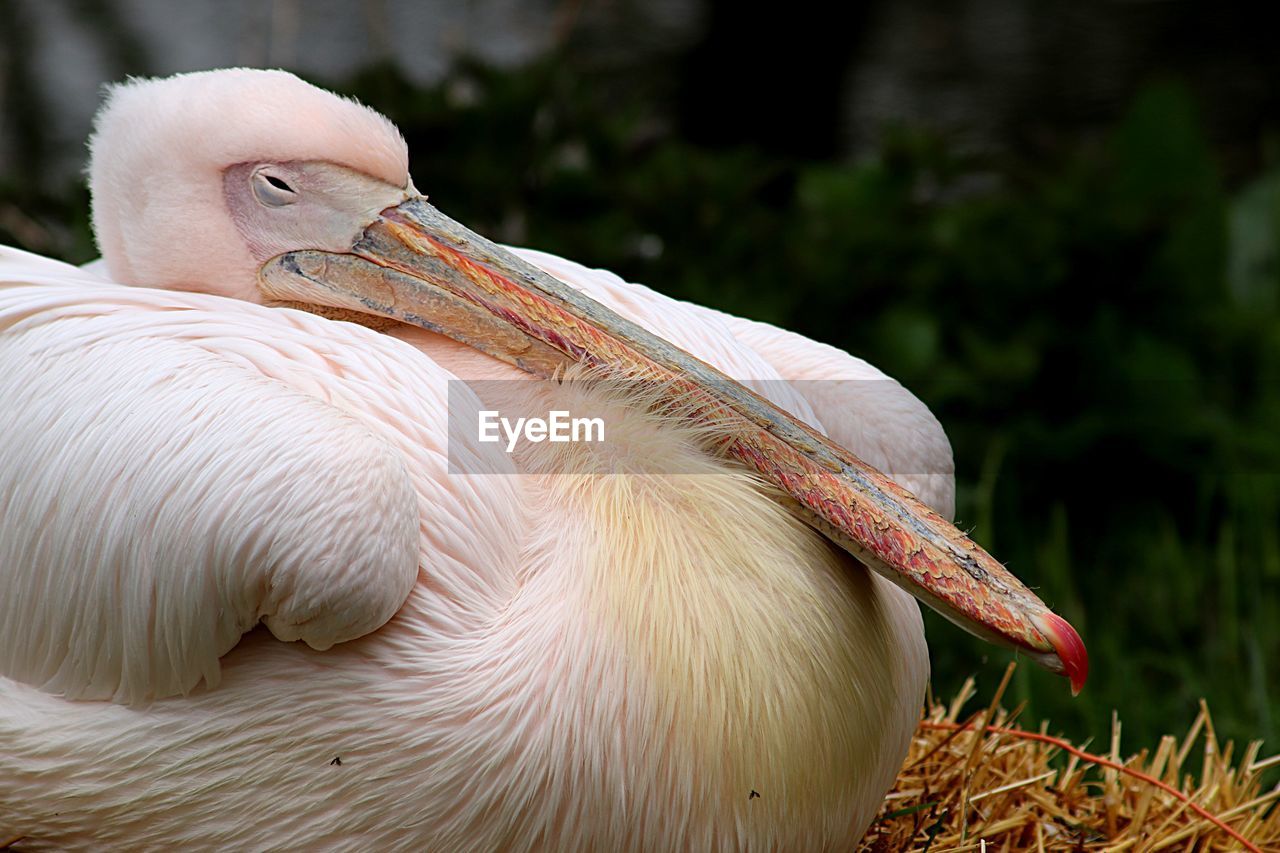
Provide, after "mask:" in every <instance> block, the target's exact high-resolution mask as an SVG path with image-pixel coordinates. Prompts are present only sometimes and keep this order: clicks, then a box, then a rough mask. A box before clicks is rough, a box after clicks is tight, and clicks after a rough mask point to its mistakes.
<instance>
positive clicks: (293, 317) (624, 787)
mask: <svg viewBox="0 0 1280 853" xmlns="http://www.w3.org/2000/svg"><path fill="white" fill-rule="evenodd" d="M91 147H92V155H91V167H90V183H91V189H92V195H93V224H94V228H95V232H96V235H97V239H98V244H99V247H100V249H101V252H102V256H103V264H104V265H105V272H102V271H101V267H98V268H97V269H92V268H91V269H79V268H75V267H70V266H67V265H65V264H62V263H58V262H55V261H52V260H48V259H43V258H39V257H36V256H34V255H30V254H27V253H24V252H20V251H17V250H13V249H6V250H2V251H0V520H2V521H0V523H2V527H0V843H3V842H4V841H5V840H6V839H8V838H10V837H20V838H21V839H23V840H22V841H21V842H19V846H26V847H30V848H32V849H42V848H56V849H62V850H77V849H84V850H88V849H95V850H101V849H159V848H167V849H199V848H218V849H228V850H241V849H299V850H319V849H329V848H332V849H344V850H351V849H365V850H397V849H403V850H441V851H449V850H497V849H516V850H526V849H543V850H556V851H559V850H578V849H596V850H610V851H612V850H623V849H636V850H661V851H665V850H673V849H690V850H710V849H751V850H766V849H774V850H807V849H814V850H818V849H849V848H850V846H851V845H853V844H854V843H855V842H856V841H857V839H858V838H859V837H860V835H861V833H862V832H863V831H864V829H865V827H866V825H867V823H868V822H869V821H870V819H871V818H872V816H873V815H874V814H875V812H876V809H877V806H878V805H879V802H880V800H881V798H882V796H883V794H884V792H885V790H886V789H887V788H888V787H889V786H890V784H891V782H892V780H893V778H894V774H895V773H896V772H897V770H898V767H899V764H900V762H901V760H902V758H903V756H904V754H905V751H906V748H907V744H908V740H909V738H910V735H911V733H912V731H913V727H914V723H915V721H916V717H917V713H918V709H919V706H920V703H921V698H922V694H923V691H924V687H925V681H926V677H927V670H928V665H927V659H926V649H925V644H924V637H923V633H922V629H921V622H920V616H919V611H918V609H917V607H916V605H915V603H914V602H913V601H912V600H911V598H910V597H909V596H908V595H907V594H906V592H904V591H903V590H904V589H905V590H906V591H908V592H910V593H912V594H914V595H915V596H916V597H918V598H920V599H922V600H923V601H925V602H926V603H927V604H929V605H930V606H932V607H934V608H936V609H938V610H940V611H941V612H943V613H944V614H946V615H947V616H948V617H950V618H951V619H953V620H955V621H957V622H959V623H960V624H961V625H963V626H965V627H967V628H969V629H970V630H972V631H974V632H976V633H978V634H980V635H981V636H985V637H987V638H989V639H993V640H996V641H998V642H1003V643H1005V644H1007V645H1011V646H1013V647H1015V648H1018V649H1021V650H1022V651H1024V652H1025V653H1026V654H1028V655H1030V656H1031V657H1033V658H1034V659H1036V660H1037V661H1038V662H1040V663H1041V664H1043V665H1045V666H1047V667H1049V668H1051V669H1053V670H1055V671H1057V672H1061V673H1064V674H1066V675H1068V676H1070V678H1071V680H1072V683H1073V686H1074V687H1076V688H1078V687H1079V685H1080V683H1081V682H1082V681H1083V679H1084V676H1085V669H1086V658H1085V653H1084V647H1083V646H1082V645H1081V644H1080V641H1079V638H1078V637H1077V635H1076V634H1075V632H1074V631H1073V630H1072V629H1071V628H1070V626H1068V625H1067V624H1066V623H1065V622H1064V621H1062V620H1061V619H1060V618H1059V617H1057V616H1055V615H1053V614H1052V613H1051V612H1050V611H1048V610H1047V609H1046V608H1045V607H1044V605H1042V604H1041V603H1040V601H1039V600H1038V599H1037V598H1036V597H1035V596H1034V595H1032V594H1031V593H1030V592H1028V591H1027V590H1026V588H1025V587H1023V586H1022V585H1021V583H1019V582H1018V581H1017V580H1016V579H1015V578H1013V577H1012V576H1011V575H1009V574H1008V573H1007V572H1006V571H1005V570H1004V569H1003V568H1002V567H1001V566H1000V565H999V564H998V563H996V562H995V561H994V560H993V559H992V558H990V557H989V556H987V555H986V554H985V553H984V552H983V551H982V550H981V549H979V548H978V547H977V546H976V545H974V544H973V543H972V542H970V541H969V540H967V539H966V538H965V537H964V536H963V535H962V534H960V533H959V532H958V531H957V530H955V528H953V527H952V526H951V525H950V524H949V523H948V522H946V521H945V520H943V518H942V517H940V515H939V513H940V514H941V515H949V514H950V513H951V511H952V478H951V475H950V471H951V468H950V464H951V458H950V448H949V445H948V443H947V441H946V438H945V436H944V435H943V433H942V431H941V429H940V427H939V425H938V423H937V422H936V421H935V420H934V418H933V417H932V416H931V415H930V414H929V412H928V411H927V410H926V409H925V408H924V406H923V405H921V404H920V403H919V402H918V401H917V400H916V399H915V398H914V397H913V396H911V394H909V393H908V392H906V391H905V390H903V389H902V388H901V387H900V386H898V385H897V384H896V383H893V382H892V381H890V380H887V379H885V378H884V377H883V375H882V374H880V373H879V372H877V371H876V370H874V369H873V368H871V367H869V366H868V365H867V364H865V363H863V362H861V361H858V360H857V359H854V358H852V357H850V356H848V355H845V354H844V353H841V352H838V351H836V350H834V349H832V348H830V347H827V346H823V345H821V344H817V343H814V342H812V341H809V340H806V339H804V338H801V337H799V336H797V335H794V334H791V333H788V332H785V331H782V330H779V329H776V328H772V327H770V326H766V325H762V324H759V323H753V322H750V321H747V320H742V319H738V318H735V317H730V316H727V315H724V314H720V313H717V312H715V311H711V310H708V309H705V308H700V307H697V306H694V305H689V304H685V303H680V302H675V301H673V300H671V299H668V298H665V297H663V296H661V295H659V294H657V293H655V292H653V291H651V290H648V289H645V288H643V287H638V286H636V285H631V284H626V283H624V282H622V281H621V280H619V279H618V278H616V277H615V276H613V275H611V274H609V273H606V272H601V271H594V270H587V269H584V268H583V267H581V266H578V265H576V264H573V263H570V262H568V261H565V260H562V259H560V258H556V257H552V256H549V255H545V254H541V253H538V252H532V251H520V250H514V249H511V250H508V249H505V248H502V247H498V246H495V245H493V244H491V243H489V242H488V241H486V240H484V239H483V238H481V237H478V236H476V235H474V234H471V233H470V232H468V231H466V230H465V229H463V228H462V227H461V226H459V225H457V224H456V223H453V222H452V221H450V220H448V219H447V218H445V217H444V216H442V215H441V214H440V213H438V212H437V211H436V210H435V209H434V208H432V207H431V206H429V205H428V204H427V203H426V201H425V199H424V198H423V197H421V196H420V195H419V194H418V191H417V190H416V189H415V188H414V186H413V183H412V181H411V180H410V177H409V171H408V158H407V153H406V150H405V145H404V143H403V141H402V139H401V138H400V135H399V133H398V132H397V131H396V129H395V128H394V127H393V126H392V125H391V124H390V123H389V122H388V121H387V120H386V119H384V118H382V117H381V116H379V115H378V114H376V113H374V112H372V111H371V110H369V109H367V108H365V107H362V106H360V105H358V104H356V103H354V102H352V101H349V100H344V99H342V98H339V97H337V96H335V95H332V94H330V93H328V92H324V91H321V90H319V89H316V88H314V87H312V86H310V85H308V84H306V83H304V82H302V81H301V80H298V79H297V78H295V77H293V76H291V75H289V74H286V73H283V72H274V71H249V70H223V71H211V72H203V73H196V74H186V75H180V76H177V77H172V78H168V79H162V80H139V81H133V82H130V83H127V84H124V85H121V86H117V87H115V88H114V89H112V90H111V91H110V94H109V96H108V98H107V100H106V103H105V105H104V107H103V108H102V110H101V112H100V113H99V116H98V119H97V122H96V128H95V133H94V137H93V140H92V145H91ZM427 153H428V155H429V152H427ZM108 275H109V278H108V277H107V276H108ZM125 285H129V286H125ZM282 302H286V303H289V304H292V305H297V304H303V305H306V306H310V307H311V308H312V309H313V310H315V311H319V312H322V313H324V312H327V313H328V316H327V317H326V316H318V315H317V314H316V313H307V312H304V311H300V310H296V308H290V307H281V305H280V303H282ZM605 306H607V307H605ZM372 315H379V316H380V318H382V319H381V321H380V322H379V320H378V318H375V317H373V316H372ZM335 317H345V318H347V319H352V318H356V319H363V320H364V321H366V322H367V323H369V324H372V325H374V326H377V327H378V328H376V329H375V328H368V327H366V326H364V325H358V324H356V323H352V322H345V321H343V320H341V319H334V318H335ZM407 323H415V324H418V327H415V326H412V325H407ZM428 330H430V331H428ZM439 333H444V334H446V335H449V336H452V337H455V338H458V339H459V340H461V341H464V342H465V343H466V344H470V346H464V345H463V344H460V343H455V342H454V341H452V340H450V339H448V338H446V337H442V336H441V334H439ZM482 351H483V352H482ZM486 353H487V354H486ZM690 353H691V354H692V355H690ZM695 356H696V358H695ZM578 364H582V365H585V367H579V366H577V365H578ZM711 365H714V367H712V366H711ZM522 369H523V371H524V372H522ZM564 371H568V373H569V374H570V375H583V376H588V377H591V378H603V379H604V380H605V382H604V386H603V387H595V386H593V387H589V388H585V389H583V388H580V387H579V386H576V385H574V384H573V383H566V384H564V385H560V384H557V383H555V382H531V383H523V384H517V383H515V382H508V383H505V384H504V385H502V386H500V387H499V388H498V390H494V391H493V392H492V393H493V394H494V395H496V397H497V398H499V404H502V405H515V403H516V402H518V398H521V395H522V394H523V395H524V396H525V397H526V398H527V399H526V402H528V401H529V400H532V401H534V402H535V403H538V404H541V403H545V402H547V401H552V402H554V401H556V400H563V399H565V397H563V396H558V395H570V396H572V395H575V394H576V395H578V396H576V397H572V399H573V400H576V401H577V402H579V403H582V402H584V401H585V402H587V403H590V404H591V405H594V406H597V407H600V409H601V410H602V411H607V412H609V413H610V414H609V420H608V423H609V426H610V429H611V430H612V431H613V434H614V438H612V439H611V441H610V444H609V450H608V453H607V454H604V455H602V454H601V453H599V452H596V450H594V449H588V448H587V447H586V446H585V445H583V444H576V445H575V444H563V445H555V446H552V445H550V444H539V445H533V444H529V445H528V447H529V448H532V449H531V450H526V451H524V452H522V453H516V454H513V455H511V456H508V455H506V454H505V452H503V451H501V450H500V449H494V448H493V447H491V446H489V445H485V446H483V447H482V446H481V443H480V442H479V441H478V438H477V437H476V436H472V435H470V433H467V432H466V431H465V430H463V431H458V430H455V431H454V434H452V435H450V434H449V414H450V412H449V411H447V410H450V409H451V410H452V412H453V413H454V414H455V415H456V416H459V417H460V415H457V412H459V411H461V412H462V413H463V415H467V414H471V415H474V413H475V411H476V410H477V407H478V405H479V402H478V397H477V394H478V393H479V392H476V393H474V394H473V393H472V391H471V390H468V389H466V388H462V387H461V386H459V385H458V384H457V383H453V384H452V385H451V384H450V380H453V379H455V377H464V378H467V379H477V378H489V379H503V378H505V379H514V378H516V377H520V376H524V375H526V373H532V374H537V375H542V376H549V375H552V374H557V373H561V374H563V372H564ZM724 374H727V375H729V376H734V377H738V378H740V379H743V380H747V379H749V380H755V382H754V383H753V387H754V388H756V389H757V390H758V391H759V393H760V394H762V395H765V396H767V397H769V398H770V399H771V403H769V402H765V400H764V399H763V397H760V396H756V395H755V394H753V393H752V392H750V391H747V390H746V389H745V388H744V387H743V386H742V385H739V384H738V383H736V382H733V381H730V380H728V379H727V378H726V376H725V375H724ZM799 379H823V380H831V381H828V382H823V383H813V384H810V385H806V386H803V389H802V388H801V386H800V385H790V384H787V381H786V380H799ZM869 379H875V380H881V381H843V382H839V381H835V380H869ZM760 380H774V381H772V382H762V381H760ZM503 389H506V390H503ZM525 389H527V390H525ZM798 389H799V390H798ZM804 389H807V390H804ZM451 393H452V394H453V400H452V403H450V396H451ZM538 401H541V403H539V402H538ZM486 405H488V401H486ZM824 435H826V436H830V438H831V441H828V440H827V439H825V438H824V437H823V436H824ZM841 446H843V447H847V448H849V450H850V451H853V452H856V453H857V454H858V455H859V456H860V457H861V458H862V459H865V460H867V463H869V464H871V465H876V466H879V467H881V468H884V469H885V470H890V471H899V472H905V473H903V474H902V475H901V476H900V480H901V484H902V486H905V487H907V488H910V489H913V490H915V492H916V494H918V495H919V496H920V498H921V499H922V500H923V503H922V502H920V501H917V500H916V499H915V497H913V496H912V495H911V494H910V493H909V492H908V491H906V490H905V489H904V488H900V487H899V486H898V485H895V484H893V483H891V482H890V481H889V480H887V479H886V478H885V477H884V476H883V475H881V474H879V473H878V471H876V470H874V469H872V468H871V467H869V465H868V464H864V463H863V462H861V461H860V460H859V459H858V458H855V457H854V456H852V455H851V454H850V453H849V452H848V451H846V450H843V449H841ZM551 465H555V466H560V468H559V473H556V472H553V471H552V469H551V468H549V467H548V466H551ZM655 466H656V467H655ZM659 469H661V470H659ZM480 470H484V471H489V472H498V473H488V474H477V473H468V472H474V471H480ZM606 470H607V471H618V470H621V471H629V472H632V473H627V474H619V475H605V474H603V473H601V472H602V471H606ZM662 471H679V472H682V475H671V474H664V473H662ZM502 472H505V473H506V476H503V475H501V474H502ZM928 472H934V473H932V474H929V473H928ZM683 474H691V475H702V476H684V475H683ZM926 503H927V504H928V505H929V506H931V507H932V510H931V509H929V508H928V507H926V506H925V504H926ZM935 510H936V513H935V512H934V511H935ZM805 522H807V524H806V523H805ZM818 531H821V532H818ZM832 542H834V543H836V544H838V545H839V546H841V547H842V548H843V549H844V550H843V551H842V550H838V549H837V548H835V547H833V546H832V544H831V543H832ZM846 552H848V553H846ZM850 554H854V555H857V556H858V557H859V558H860V560H861V561H862V563H864V564H865V565H866V566H868V567H870V568H871V569H873V570H874V572H869V571H867V570H866V569H865V568H864V567H863V566H861V565H859V564H858V563H857V562H855V561H854V559H853V558H852V557H851V556H850ZM891 581H892V582H891ZM292 641H301V642H292Z"/></svg>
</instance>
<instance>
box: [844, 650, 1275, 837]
mask: <svg viewBox="0 0 1280 853" xmlns="http://www.w3.org/2000/svg"><path fill="white" fill-rule="evenodd" d="M1012 674H1013V665H1012V664H1010V666H1009V668H1008V669H1007V670H1006V671H1005V675H1004V679H1003V680H1002V681H1001V683H1000V687H999V688H998V689H997V690H996V693H995V696H994V697H993V698H992V700H991V703H990V704H989V705H988V706H987V707H986V708H985V709H983V710H982V711H979V712H978V713H976V714H973V715H971V716H969V717H968V718H967V719H964V720H962V719H960V716H959V714H960V709H961V708H962V707H963V706H964V705H965V703H966V702H968V701H969V700H970V699H971V698H973V695H974V686H973V681H972V679H971V680H969V681H968V682H966V683H965V685H964V687H963V688H962V689H961V691H960V694H959V695H958V696H956V698H955V699H954V700H952V702H951V704H950V705H942V704H937V703H933V702H930V708H929V711H928V713H927V714H926V715H925V716H924V718H923V719H922V720H921V721H920V725H919V728H918V729H917V731H916V736H915V740H914V741H913V742H912V744H911V751H910V753H909V754H908V756H907V760H906V763H905V764H904V765H903V769H902V773H901V774H899V776H898V781H897V782H896V783H895V785H894V789H893V790H892V791H891V792H890V793H889V794H888V796H887V797H886V798H885V802H884V806H883V807H882V808H881V810H880V815H879V817H878V818H877V819H876V822H875V823H873V824H872V826H871V829H870V830H868V832H867V835H866V837H865V838H863V841H862V846H861V848H860V850H861V851H864V853H881V851H895V853H896V851H920V852H921V853H923V851H928V853H961V851H975V853H986V852H987V851H990V853H997V851H1019V850H1045V851H1048V850H1073V851H1075V850H1079V851H1094V850H1099V851H1101V850H1105V851H1114V853H1121V851H1125V853H1153V851H1158V850H1169V851H1197V853H1207V851H1219V850H1253V851H1280V805H1277V801H1280V785H1277V786H1275V787H1273V788H1271V789H1270V790H1267V791H1264V790H1263V778H1262V777H1263V774H1264V773H1265V772H1266V771H1267V770H1268V768H1274V767H1277V766H1280V755H1277V756H1273V757H1270V758H1265V759H1263V758H1260V757H1259V756H1260V754H1261V750H1262V742H1261V741H1254V742H1252V743H1250V744H1249V746H1248V748H1247V749H1245V750H1244V754H1243V755H1241V756H1240V757H1239V758H1236V756H1235V749H1234V745H1233V744H1232V743H1231V742H1230V741H1228V742H1227V743H1225V744H1221V743H1219V742H1218V738H1217V735H1216V734H1215V732H1214V729H1213V720H1212V718H1211V717H1210V716H1209V709H1208V707H1207V706H1206V705H1205V704H1204V702H1201V703H1200V714H1199V715H1198V716H1197V717H1196V719H1195V722H1194V723H1193V724H1192V725H1191V729H1190V730H1189V731H1188V732H1187V734H1186V736H1185V737H1184V738H1182V740H1181V741H1179V740H1178V738H1176V737H1173V736H1171V735H1170V736H1166V737H1164V738H1162V739H1161V741H1160V745H1159V746H1158V747H1157V748H1156V750H1155V753H1154V754H1152V753H1150V752H1149V751H1148V750H1145V749H1144V750H1142V751H1141V752H1139V753H1138V754H1137V755H1133V756H1130V757H1128V758H1121V755H1120V723H1119V720H1118V719H1116V718H1114V717H1113V719H1112V726H1111V743H1110V744H1109V748H1108V750H1107V752H1106V754H1105V755H1099V754H1095V753H1091V752H1088V751H1086V750H1085V749H1084V748H1081V747H1076V746H1074V745H1072V744H1071V743H1069V742H1068V741H1066V740H1064V739H1062V738H1057V737H1053V736H1051V735H1049V734H1048V731H1047V724H1046V723H1041V724H1040V726H1039V728H1038V729H1037V730H1027V729H1024V728H1021V727H1020V726H1018V725H1017V724H1016V723H1015V720H1016V718H1017V716H1018V711H1017V710H1015V711H1014V712H1013V713H1008V712H1006V711H1005V710H1003V709H1002V708H1001V707H1000V699H1001V697H1002V696H1003V695H1004V690H1005V688H1006V687H1007V686H1008V684H1009V678H1010V676H1011V675H1012ZM1197 743H1198V744H1200V746H1199V749H1200V750H1201V752H1202V754H1203V764H1202V766H1201V769H1200V772H1199V778H1196V777H1195V776H1194V775H1193V774H1192V773H1189V772H1187V770H1186V766H1187V763H1188V758H1189V757H1190V756H1191V753H1192V750H1193V749H1195V748H1196V744H1197ZM1085 746H1088V745H1087V744H1086V745H1085Z"/></svg>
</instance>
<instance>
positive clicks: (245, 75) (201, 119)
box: [89, 69, 409, 301]
mask: <svg viewBox="0 0 1280 853" xmlns="http://www.w3.org/2000/svg"><path fill="white" fill-rule="evenodd" d="M89 148H90V163H89V190H90V193H91V195H92V198H93V229H94V233H95V234H96V235H97V239H98V248H99V250H100V251H101V252H102V257H103V258H104V259H105V260H106V262H107V268H108V269H109V270H110V273H111V276H112V278H114V279H115V280H117V281H122V282H126V283H129V284H137V285H143V286H146V287H168V288H180V289H189V290H213V291H216V292H218V293H224V294H226V295H230V296H235V297H238V298H242V299H248V300H251V301H258V297H257V293H256V290H255V289H254V287H253V282H254V270H255V269H256V266H257V265H256V264H255V263H254V261H253V258H252V257H251V256H250V253H249V251H248V249H247V248H246V247H245V246H244V242H243V239H242V238H241V236H240V234H239V233H238V232H237V231H236V229H235V226H234V224H233V223H232V221H231V218H230V216H229V215H228V213H227V210H226V206H225V204H224V201H223V195H222V172H223V170H224V169H226V168H227V167H228V166H232V165H235V164H237V163H245V162H264V161H273V162H283V161H298V160H323V161H327V162H330V163H334V164H336V165H339V166H344V167H346V168H349V169H352V170H354V171H356V172H361V173H363V174H366V175H369V176H370V177H372V178H374V179H376V180H379V181H383V182H385V183H387V184H390V185H392V186H396V187H405V186H407V185H408V184H409V153H408V149H407V148H406V147H405V144H404V139H402V138H401V136H400V132H399V131H398V130H397V129H396V127H395V125H393V124H392V123H391V122H390V121H388V120H387V119H386V118H384V117H383V116H381V115H379V114H378V113H376V112H374V111H373V110H371V109H369V108H367V107H364V106H361V105H360V104H358V103H356V102H355V101H351V100H348V99H345V98H341V97H338V96H337V95H334V94H333V93H331V92H326V91H324V90H323V89H318V88H316V87H314V86H312V85H310V84H309V83H305V82H303V81H302V80H300V79H298V78H297V77H295V76H294V75H292V74H289V73H287V72H284V71H260V70H253V69H234V70H219V71H200V72H195V73H191V74H179V75H177V76H174V77H167V78H165V79H162V80H150V79H133V80H130V81H129V82H127V83H123V84H121V85H118V86H113V87H111V88H109V89H108V91H107V98H106V102H105V103H104V104H103V107H102V109H101V110H100V111H99V112H98V115H97V118H96V119H95V120H94V133H93V137H92V138H91V139H90V142H89ZM211 285H212V286H211Z"/></svg>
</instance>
